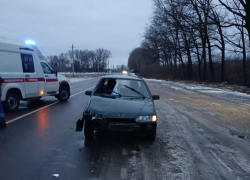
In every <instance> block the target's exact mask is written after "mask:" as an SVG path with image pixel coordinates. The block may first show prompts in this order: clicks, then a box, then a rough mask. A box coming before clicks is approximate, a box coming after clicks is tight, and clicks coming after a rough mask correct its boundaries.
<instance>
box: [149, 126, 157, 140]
mask: <svg viewBox="0 0 250 180" xmlns="http://www.w3.org/2000/svg"><path fill="white" fill-rule="evenodd" d="M155 137H156V129H153V130H152V132H151V133H150V134H148V135H147V138H148V140H150V141H154V140H155Z"/></svg>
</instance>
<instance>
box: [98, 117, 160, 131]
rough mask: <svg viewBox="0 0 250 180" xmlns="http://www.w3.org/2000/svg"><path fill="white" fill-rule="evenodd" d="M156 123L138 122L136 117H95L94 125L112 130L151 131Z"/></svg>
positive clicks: (100, 128) (101, 128)
mask: <svg viewBox="0 0 250 180" xmlns="http://www.w3.org/2000/svg"><path fill="white" fill-rule="evenodd" d="M156 125H157V124H156V123H143V124H141V123H137V122H136V121H135V119H95V121H94V127H95V129H99V130H110V131H145V132H146V131H151V130H153V129H155V128H156Z"/></svg>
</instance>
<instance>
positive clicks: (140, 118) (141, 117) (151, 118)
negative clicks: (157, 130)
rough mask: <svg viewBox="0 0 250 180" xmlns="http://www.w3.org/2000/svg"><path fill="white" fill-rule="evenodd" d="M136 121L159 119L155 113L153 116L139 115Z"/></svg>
mask: <svg viewBox="0 0 250 180" xmlns="http://www.w3.org/2000/svg"><path fill="white" fill-rule="evenodd" d="M135 121H136V122H137V123H149V122H156V121H157V117H156V115H153V116H139V117H138V118H136V120H135Z"/></svg>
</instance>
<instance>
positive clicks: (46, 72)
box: [41, 62, 53, 74]
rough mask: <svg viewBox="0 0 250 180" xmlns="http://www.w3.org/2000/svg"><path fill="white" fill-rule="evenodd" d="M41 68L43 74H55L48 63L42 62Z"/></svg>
mask: <svg viewBox="0 0 250 180" xmlns="http://www.w3.org/2000/svg"><path fill="white" fill-rule="evenodd" d="M41 66H42V68H43V73H44V74H53V71H52V70H51V68H50V67H49V66H48V65H47V64H46V63H43V62H41Z"/></svg>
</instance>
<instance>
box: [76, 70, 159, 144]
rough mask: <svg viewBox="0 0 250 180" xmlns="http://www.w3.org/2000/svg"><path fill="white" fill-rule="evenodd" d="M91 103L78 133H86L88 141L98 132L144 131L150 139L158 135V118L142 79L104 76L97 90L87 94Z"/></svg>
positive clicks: (84, 113) (152, 98)
mask: <svg viewBox="0 0 250 180" xmlns="http://www.w3.org/2000/svg"><path fill="white" fill-rule="evenodd" d="M85 95H87V96H90V100H89V102H88V104H87V106H86V107H85V110H84V112H83V117H82V119H79V120H78V122H77V127H76V131H82V129H83V126H84V135H85V138H86V139H92V138H93V135H94V131H95V130H101V131H104V132H105V131H107V130H108V131H137V132H138V131H140V132H141V133H143V134H144V135H146V136H147V137H148V138H149V139H150V140H152V141H154V140H155V136H156V127H157V115H156V110H155V105H154V101H153V100H158V99H159V98H160V97H159V96H158V95H151V93H150V90H149V88H148V86H147V84H146V82H145V81H144V80H143V79H141V78H138V77H132V76H124V75H111V76H104V77H102V78H101V79H100V80H99V82H98V83H97V85H96V87H95V88H94V90H93V91H86V92H85Z"/></svg>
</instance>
